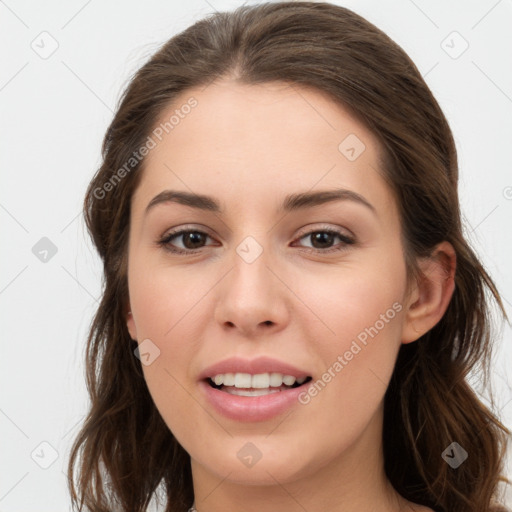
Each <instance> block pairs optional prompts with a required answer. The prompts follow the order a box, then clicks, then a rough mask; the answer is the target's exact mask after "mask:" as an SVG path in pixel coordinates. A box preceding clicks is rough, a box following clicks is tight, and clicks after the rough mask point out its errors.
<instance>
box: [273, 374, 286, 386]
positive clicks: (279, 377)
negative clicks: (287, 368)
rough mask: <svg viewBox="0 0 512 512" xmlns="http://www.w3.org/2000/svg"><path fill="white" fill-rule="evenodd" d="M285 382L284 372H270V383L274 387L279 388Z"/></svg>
mask: <svg viewBox="0 0 512 512" xmlns="http://www.w3.org/2000/svg"><path fill="white" fill-rule="evenodd" d="M282 384H283V374H282V373H271V374H270V385H271V386H272V387H273V388H277V387H279V386H281V385H282Z"/></svg>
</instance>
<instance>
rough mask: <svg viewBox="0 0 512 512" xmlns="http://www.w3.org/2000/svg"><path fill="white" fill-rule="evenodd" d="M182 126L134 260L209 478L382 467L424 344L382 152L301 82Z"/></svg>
mask: <svg viewBox="0 0 512 512" xmlns="http://www.w3.org/2000/svg"><path fill="white" fill-rule="evenodd" d="M192 97H193V98H194V100H195V102H194V100H192V101H191V102H190V103H189V104H192V103H194V105H195V106H194V107H193V108H183V109H182V108H181V107H182V106H183V105H185V104H187V101H188V100H189V99H190V98H192ZM175 110H178V114H179V115H177V114H176V113H175ZM173 114H174V115H175V118H174V122H173V124H172V129H170V128H169V126H170V125H169V124H168V125H167V129H164V130H162V129H160V130H159V131H157V132H154V133H158V134H159V137H155V136H153V139H154V141H155V142H156V146H155V147H154V148H152V149H151V150H150V152H149V154H148V155H147V157H146V161H145V169H144V171H143V175H142V179H141V182H140V185H139V187H138V188H137V190H136V192H135V194H134V196H133V199H132V211H131V226H130V240H129V257H128V261H129V265H128V267H129V268H128V282H129V296H130V297H129V298H130V308H131V315H129V316H128V319H127V322H128V328H129V330H130V334H131V336H132V337H133V338H134V339H137V340H138V342H139V345H140V346H139V349H140V352H141V354H142V356H141V357H142V362H143V371H144V376H145V379H146V381H147V385H148V388H149V390H150V392H151V395H152V397H153V400H154V402H155V404H156V406H157V408H158V410H159V411H160V413H161V415H162V417H163V419H164V421H165V422H166V424H167V425H168V426H169V429H170V430H171V431H172V433H173V434H174V436H175V437H176V438H177V439H178V441H179V442H180V443H181V445H182V446H183V447H184V448H185V450H186V451H187V452H188V453H189V454H190V455H191V458H192V464H193V468H195V469H196V470H197V471H199V470H201V471H204V472H207V473H209V474H211V475H215V476H217V477H218V478H225V477H228V479H229V480H233V481H237V482H246V483H271V484H273V483H275V481H279V482H281V483H285V482H289V481H292V480H294V479H298V478H301V477H306V476H307V475H309V474H312V473H313V472H316V471H319V470H320V469H321V468H325V467H331V468H332V467H333V465H337V466H338V467H339V468H341V467H342V465H341V462H342V461H343V460H345V461H346V460H348V459H351V460H352V461H354V460H371V459H372V457H375V455H374V454H375V453H376V448H379V447H380V439H381V429H382V411H383V397H384V393H385V391H386V388H387V386H388V382H389V380H390V377H391V374H392V371H393V368H394V364H395V359H396V356H397V353H398V350H399V348H400V344H401V343H402V342H406V341H411V340H410V339H406V338H407V335H406V330H407V320H406V318H407V316H406V314H405V312H406V310H407V307H408V303H406V268H405V263H404V255H403V247H402V245H401V239H400V221H399V215H398V211H397V206H396V203H395V201H394V198H393V196H392V194H391V191H390V189H389V188H388V186H387V185H386V183H385V181H384V180H383V178H382V176H381V174H380V172H381V166H380V163H379V146H378V142H377V140H376V139H375V137H374V136H373V135H372V134H371V133H370V132H369V131H368V129H366V128H365V126H364V125H362V124H361V123H360V122H358V121H357V120H356V119H354V118H353V117H352V116H351V115H349V113H348V112H347V111H346V110H345V109H343V108H341V107H340V106H338V105H337V104H335V103H333V102H332V101H330V100H329V99H328V98H326V97H325V96H324V95H322V94H321V93H319V92H316V91H313V90H309V89H304V88H299V87H297V86H293V87H291V86H287V85H285V84H268V83H267V84H263V85H258V86H247V85H240V84H237V83H235V82H234V81H228V80H224V81H222V82H218V83H214V84H211V85H210V86H208V87H207V88H206V89H204V90H202V89H191V90H189V91H187V92H186V93H184V94H183V95H182V96H181V97H180V98H179V100H178V101H176V102H175V104H173V105H172V107H169V109H168V110H167V111H166V112H164V113H163V115H162V119H161V120H162V122H165V121H168V120H169V119H170V118H171V116H172V115H173ZM176 119H178V121H176ZM166 131H167V132H168V133H166ZM161 132H163V136H162V133H161ZM159 138H161V140H159ZM150 145H151V146H153V144H150ZM172 192H178V193H181V194H183V195H187V196H190V197H188V199H187V198H185V197H184V196H182V199H181V200H180V199H179V196H176V195H174V196H173V195H172ZM322 193H324V195H322ZM196 195H197V196H201V197H196ZM203 196H208V199H205V198H204V197H203ZM173 197H174V199H173ZM155 198H157V199H155ZM327 198H330V200H326V199H327ZM181 230H184V231H187V233H185V234H175V233H176V232H178V231H181ZM173 233H174V234H175V236H171V235H172V234H173ZM174 249H175V250H177V251H183V252H173V250H174ZM230 374H231V375H230ZM254 375H257V377H253V376H254ZM283 376H289V377H286V378H285V379H284V382H283ZM209 377H211V378H212V379H214V380H215V381H216V382H217V383H218V384H219V385H218V386H217V387H216V388H214V387H213V386H212V385H211V383H210V381H209V379H208V378H209ZM293 377H295V379H293ZM305 378H311V379H310V380H309V379H307V380H306V381H305V382H304V379H305ZM293 382H295V383H296V384H295V386H297V385H298V384H299V383H301V382H303V383H302V385H300V386H299V387H293V386H290V384H292V383H293ZM351 467H352V468H354V467H355V466H354V465H352V466H351Z"/></svg>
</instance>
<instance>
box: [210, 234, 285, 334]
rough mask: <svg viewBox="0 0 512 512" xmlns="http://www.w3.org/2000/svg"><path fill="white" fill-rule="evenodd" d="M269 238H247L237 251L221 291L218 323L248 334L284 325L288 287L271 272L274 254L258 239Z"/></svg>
mask: <svg viewBox="0 0 512 512" xmlns="http://www.w3.org/2000/svg"><path fill="white" fill-rule="evenodd" d="M266 235H267V233H263V235H261V236H258V235H255V236H252V235H248V236H246V237H245V238H243V239H242V241H241V242H240V243H239V244H238V245H237V246H236V247H235V248H234V252H233V258H232V260H231V261H232V266H231V270H230V272H229V273H228V274H227V275H226V277H225V279H223V280H222V281H223V282H222V283H221V286H220V287H219V289H218V296H217V299H218V301H217V306H216V313H215V317H216V320H217V321H218V322H220V323H222V324H224V325H226V324H229V325H232V326H235V327H238V328H240V329H242V330H244V331H246V332H251V331H253V330H255V329H257V328H258V326H260V325H267V326H268V325H281V324H283V323H284V322H285V317H286V311H287V308H286V304H285V302H286V298H285V296H284V295H283V288H285V287H283V286H282V284H281V283H280V282H279V279H277V278H276V277H275V275H274V273H273V272H272V271H271V270H270V269H271V268H272V267H275V266H276V262H274V261H273V260H272V254H273V251H272V250H270V249H267V248H266V247H264V245H263V243H260V241H258V240H257V238H256V237H258V238H259V239H260V240H261V241H262V242H263V240H262V238H265V241H268V239H269V237H268V236H266ZM265 245H267V244H266V243H265ZM274 272H275V270H274Z"/></svg>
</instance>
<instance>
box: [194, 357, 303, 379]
mask: <svg viewBox="0 0 512 512" xmlns="http://www.w3.org/2000/svg"><path fill="white" fill-rule="evenodd" d="M267 372H268V373H282V374H283V375H293V377H295V378H300V377H308V376H311V374H310V373H308V372H306V371H303V370H299V369H298V368H296V367H295V366H292V365H290V364H288V363H283V362H282V361H279V360H278V359H272V358H271V357H265V356H262V357H258V358H256V359H242V358H240V357H231V358H229V359H224V360H223V361H219V362H218V363H215V364H213V365H211V366H208V368H205V369H204V370H203V371H202V372H201V373H200V374H199V380H204V379H207V378H209V377H213V376H214V375H218V374H219V373H250V374H251V375H256V374H258V373H267Z"/></svg>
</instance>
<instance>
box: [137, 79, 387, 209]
mask: <svg viewBox="0 0 512 512" xmlns="http://www.w3.org/2000/svg"><path fill="white" fill-rule="evenodd" d="M187 105H195V106H194V107H192V108H190V107H188V106H187ZM184 106H187V107H186V108H185V107H184ZM171 121H172V122H171ZM155 129H157V130H158V129H159V131H158V132H157V133H160V139H161V140H160V139H159V138H157V137H154V139H155V142H156V145H155V147H154V148H153V149H152V150H151V151H150V152H149V154H148V155H147V157H146V159H145V163H144V170H143V176H142V180H141V183H140V186H139V187H138V189H137V191H136V193H135V195H134V201H135V202H144V201H145V202H146V204H147V202H149V201H150V200H151V198H152V197H153V196H154V195H156V194H158V193H159V192H161V191H162V190H163V189H165V188H173V189H176V188H178V189H180V190H188V191H193V192H197V193H203V194H210V195H212V194H213V195H216V196H218V197H221V198H225V199H226V202H229V201H230V200H232V201H234V202H235V203H237V204H240V203H241V196H240V194H241V193H243V202H244V204H245V205H246V206H247V207H249V206H250V205H251V204H253V206H254V207H257V205H260V206H261V204H262V203H261V201H262V199H266V200H269V198H270V197H272V196H274V195H276V194H279V193H280V194H281V195H284V194H285V193H289V192H295V191H304V190H310V189H312V188H314V187H316V188H320V189H326V188H333V187H342V188H348V189H351V190H354V191H355V192H358V193H362V194H365V195H366V196H367V197H368V195H369V196H383V195H384V196H386V195H387V196H389V191H388V190H387V186H386V184H385V182H384V180H383V179H382V176H380V172H381V171H380V167H381V165H380V160H379V159H380V145H379V143H378V141H377V139H376V137H375V136H374V135H373V134H372V132H371V131H370V130H369V129H368V128H367V127H366V126H365V125H364V124H363V123H362V122H360V121H359V120H358V119H357V118H355V117H354V116H353V115H352V114H351V113H350V111H349V110H348V109H347V108H345V107H343V106H342V105H340V104H338V103H335V102H334V101H333V100H331V99H330V98H329V97H328V96H327V95H326V94H324V93H322V92H319V91H317V90H313V89H311V88H304V87H299V86H298V85H297V84H286V83H265V84H258V85H246V84H240V83H238V82H235V81H232V80H223V81H220V82H214V83H211V84H210V85H209V86H207V87H206V88H193V89H189V90H187V91H185V92H183V93H182V94H181V95H180V96H179V97H177V98H176V99H175V100H174V101H173V103H172V105H169V106H168V108H166V109H165V110H164V111H162V113H161V116H160V118H159V119H158V121H157V123H156V124H155ZM153 133H155V130H153ZM377 198H378V197H374V200H376V199H377ZM380 200H387V201H389V197H380ZM377 202H378V201H377Z"/></svg>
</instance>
